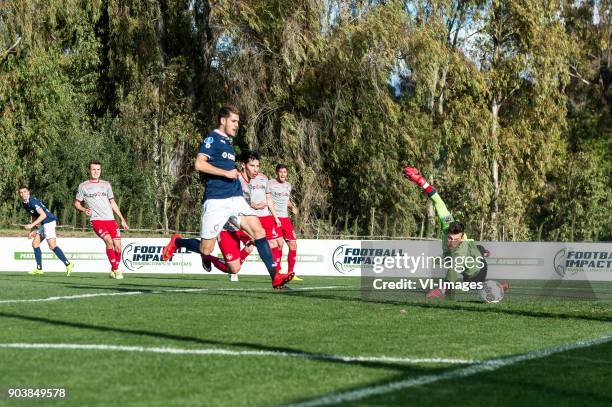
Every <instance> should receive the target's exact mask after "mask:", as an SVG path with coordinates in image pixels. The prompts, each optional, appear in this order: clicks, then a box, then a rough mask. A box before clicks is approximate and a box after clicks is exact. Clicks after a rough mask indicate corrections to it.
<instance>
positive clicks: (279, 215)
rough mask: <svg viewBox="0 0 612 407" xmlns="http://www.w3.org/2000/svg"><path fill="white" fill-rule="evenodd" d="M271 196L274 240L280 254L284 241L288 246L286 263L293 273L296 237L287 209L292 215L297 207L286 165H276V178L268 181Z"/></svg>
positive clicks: (268, 190)
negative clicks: (275, 235)
mask: <svg viewBox="0 0 612 407" xmlns="http://www.w3.org/2000/svg"><path fill="white" fill-rule="evenodd" d="M266 192H267V193H268V194H270V195H271V197H272V205H271V207H272V208H273V214H274V220H275V222H276V226H277V227H278V228H279V230H280V233H279V234H280V237H279V238H278V239H277V240H276V241H277V242H278V247H279V251H280V253H281V255H282V252H283V244H284V242H285V241H286V242H287V246H288V247H289V254H288V256H287V265H288V269H289V273H293V272H294V271H293V270H294V268H295V259H296V256H297V238H296V236H295V231H294V229H293V223H291V218H290V217H289V211H288V209H290V210H291V212H292V213H293V214H294V215H297V213H298V209H297V207H296V206H295V205H294V204H293V202H291V184H290V183H289V181H287V167H286V166H285V165H283V164H278V165H277V166H276V178H275V179H273V180H270V181H269V182H268V189H267V190H266ZM294 279H295V280H297V281H301V280H302V279H301V278H299V277H297V278H296V277H294Z"/></svg>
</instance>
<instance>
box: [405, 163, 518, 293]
mask: <svg viewBox="0 0 612 407" xmlns="http://www.w3.org/2000/svg"><path fill="white" fill-rule="evenodd" d="M404 176H405V177H406V178H407V179H409V180H410V181H412V182H414V183H415V184H417V185H419V186H420V187H421V188H423V190H425V193H426V194H427V196H428V197H429V199H431V200H432V202H433V205H434V208H435V210H436V215H437V216H438V220H439V221H440V224H441V226H442V256H443V257H444V258H452V259H453V260H454V259H458V258H463V261H462V262H461V264H462V268H463V271H462V275H463V281H464V282H484V281H485V280H486V278H487V263H486V261H484V258H485V257H487V256H488V255H489V252H488V251H487V250H485V249H484V247H482V246H477V245H476V243H475V242H474V240H473V239H468V237H467V235H466V233H465V228H464V226H463V223H461V222H457V221H455V220H454V219H453V215H451V213H450V212H449V211H448V209H447V207H446V205H445V204H444V201H442V198H441V197H440V195H439V194H438V191H436V189H435V188H434V187H433V186H431V185H430V184H429V183H428V182H427V180H425V178H423V176H422V175H421V174H420V173H419V170H418V169H416V168H414V167H405V168H404ZM468 258H472V259H474V260H478V259H480V261H470V262H467V261H466V259H468ZM452 264H458V262H455V261H453V263H452ZM468 264H471V266H468ZM457 278H458V276H457V270H456V269H455V267H450V268H449V269H448V270H447V274H446V281H449V282H453V283H454V282H456V281H457ZM501 285H502V288H503V289H504V291H505V290H507V289H508V283H506V282H503V283H501ZM452 296H453V293H452V291H450V290H448V291H446V292H445V290H443V289H440V288H434V289H433V290H430V291H429V293H427V298H442V297H446V298H449V299H452Z"/></svg>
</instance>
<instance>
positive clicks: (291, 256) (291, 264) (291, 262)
mask: <svg viewBox="0 0 612 407" xmlns="http://www.w3.org/2000/svg"><path fill="white" fill-rule="evenodd" d="M296 256H297V250H289V255H288V256H287V263H289V272H290V273H291V272H292V271H293V268H294V267H295V257H296Z"/></svg>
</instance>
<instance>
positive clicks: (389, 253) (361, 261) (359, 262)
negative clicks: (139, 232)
mask: <svg viewBox="0 0 612 407" xmlns="http://www.w3.org/2000/svg"><path fill="white" fill-rule="evenodd" d="M403 253H404V252H403V250H402V249H389V248H378V249H375V248H364V247H351V246H349V245H346V244H343V245H340V246H338V247H337V248H336V249H335V250H334V254H333V256H332V264H333V265H334V268H335V269H336V270H337V271H338V272H339V273H340V274H347V273H350V272H351V271H353V270H355V269H361V267H363V266H364V265H366V266H368V265H370V266H373V265H374V259H375V258H378V257H381V258H384V257H395V256H397V255H399V256H402V255H403Z"/></svg>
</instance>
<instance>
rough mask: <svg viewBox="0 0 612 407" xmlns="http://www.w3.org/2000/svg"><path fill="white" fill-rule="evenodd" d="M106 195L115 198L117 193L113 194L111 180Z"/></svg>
mask: <svg viewBox="0 0 612 407" xmlns="http://www.w3.org/2000/svg"><path fill="white" fill-rule="evenodd" d="M106 196H107V197H108V199H115V195H114V194H113V187H111V184H110V182H109V183H108V188H106Z"/></svg>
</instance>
